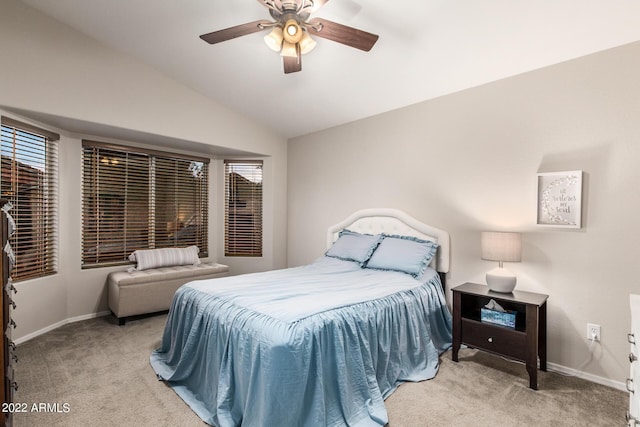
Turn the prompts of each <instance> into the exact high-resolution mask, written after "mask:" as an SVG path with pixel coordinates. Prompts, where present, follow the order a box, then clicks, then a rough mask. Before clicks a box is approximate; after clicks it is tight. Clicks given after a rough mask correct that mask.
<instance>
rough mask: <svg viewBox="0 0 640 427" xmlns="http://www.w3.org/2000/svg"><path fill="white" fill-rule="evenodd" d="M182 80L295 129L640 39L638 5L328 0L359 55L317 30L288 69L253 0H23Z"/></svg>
mask: <svg viewBox="0 0 640 427" xmlns="http://www.w3.org/2000/svg"><path fill="white" fill-rule="evenodd" d="M22 1H23V2H24V3H26V4H28V5H30V6H32V7H34V8H36V9H38V10H40V11H42V12H44V13H46V14H48V15H50V16H52V17H53V18H55V19H57V20H59V21H61V22H63V23H66V24H68V25H69V26H71V27H73V28H75V29H77V30H78V31H80V32H82V33H84V34H87V35H88V36H90V37H93V38H95V39H97V40H98V41H100V42H102V43H104V44H105V45H108V46H110V47H112V48H114V49H117V50H119V51H123V52H125V53H128V54H130V55H132V56H134V57H136V58H138V59H140V60H141V61H144V62H146V63H148V64H150V65H152V66H153V67H154V68H156V69H157V70H159V71H160V72H162V73H165V74H166V75H169V76H171V77H173V78H174V79H176V80H178V81H180V82H182V83H183V84H185V85H186V86H188V87H190V88H192V89H194V90H196V91H198V92H200V93H202V94H204V95H206V96H208V97H210V98H212V99H214V100H215V101H217V102H219V103H221V104H223V105H226V106H227V107H229V108H231V109H233V110H236V111H238V112H240V113H241V114H243V115H245V116H248V117H249V118H252V119H253V120H255V121H257V122H260V123H262V124H264V125H266V126H268V127H270V128H272V129H274V130H275V131H276V132H278V133H280V134H281V135H283V136H284V137H294V136H298V135H303V134H307V133H311V132H314V131H317V130H322V129H325V128H329V127H333V126H336V125H340V124H342V123H346V122H350V121H353V120H357V119H360V118H363V117H368V116H372V115H375V114H379V113H383V112H386V111H390V110H393V109H396V108H400V107H403V106H406V105H410V104H414V103H417V102H421V101H424V100H427V99H431V98H435V97H438V96H442V95H446V94H449V93H453V92H456V91H460V90H463V89H466V88H469V87H473V86H477V85H481V84H484V83H487V82H491V81H495V80H498V79H502V78H505V77H509V76H512V75H516V74H520V73H523V72H527V71H530V70H534V69H537V68H541V67H545V66H548V65H551V64H555V63H558V62H562V61H566V60H569V59H573V58H576V57H580V56H583V55H587V54H590V53H594V52H597V51H600V50H604V49H607V48H611V47H615V46H619V45H623V44H626V43H630V42H634V41H637V40H640V2H638V1H615V2H603V1H602V0H562V1H549V0H547V1H528V2H524V1H514V0H422V1H418V0H414V1H382V0H370V1H364V0H331V1H329V2H327V3H326V4H325V5H324V6H323V7H322V8H320V9H319V10H318V11H317V12H315V13H314V14H313V15H312V17H322V18H325V19H329V20H332V21H335V22H338V23H342V24H345V25H349V26H352V27H355V28H358V29H362V30H365V31H368V32H372V33H375V34H378V35H379V36H380V38H379V40H378V42H377V44H376V45H375V46H374V47H373V49H372V50H371V51H370V52H363V51H360V50H357V49H353V48H350V47H347V46H344V45H341V44H338V43H335V42H332V41H329V40H326V39H321V38H318V39H316V40H317V42H318V45H317V47H316V48H315V50H313V51H312V52H310V53H309V54H307V55H305V56H303V58H302V71H301V72H298V73H293V74H287V75H285V74H284V73H283V69H282V60H281V58H280V56H279V54H278V53H276V52H273V51H272V50H270V49H269V48H268V47H267V46H266V45H265V43H264V42H263V40H262V38H263V36H264V35H266V34H267V31H264V32H258V33H255V34H252V35H247V36H244V37H240V38H237V39H233V40H229V41H226V42H223V43H220V44H216V45H209V44H207V43H205V42H203V41H202V40H201V39H200V38H199V35H201V34H204V33H208V32H211V31H215V30H219V29H223V28H227V27H230V26H234V25H238V24H243V23H246V22H250V21H254V20H259V19H269V18H270V16H269V13H268V10H267V9H266V8H265V7H264V6H263V5H262V4H261V2H259V1H255V0H230V1H221V0H187V1H154V0H127V1H121V0H109V1H105V0H55V1H51V0H22Z"/></svg>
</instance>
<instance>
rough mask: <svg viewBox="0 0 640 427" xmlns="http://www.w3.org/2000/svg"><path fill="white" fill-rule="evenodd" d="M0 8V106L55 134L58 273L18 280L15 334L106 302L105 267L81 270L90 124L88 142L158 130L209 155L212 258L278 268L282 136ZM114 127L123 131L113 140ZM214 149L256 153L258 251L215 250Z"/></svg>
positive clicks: (281, 256)
mask: <svg viewBox="0 0 640 427" xmlns="http://www.w3.org/2000/svg"><path fill="white" fill-rule="evenodd" d="M0 10H1V11H2V13H0V57H1V58H2V65H1V67H0V113H1V114H4V115H9V116H11V117H14V118H17V119H21V120H26V121H31V122H33V123H34V124H38V125H47V124H46V123H42V122H39V121H37V119H40V120H42V118H45V119H47V118H50V119H51V122H52V123H53V124H54V125H57V126H56V127H51V126H48V127H49V128H51V129H52V130H54V131H58V132H60V133H61V136H62V138H61V142H60V159H59V160H60V161H59V163H60V196H59V197H60V200H59V205H60V217H59V226H60V239H59V259H58V266H59V273H58V274H56V275H54V276H50V277H46V278H43V279H36V280H29V281H25V282H21V283H18V284H17V288H18V290H19V292H18V294H17V295H16V302H17V304H18V309H17V310H16V311H15V318H16V322H17V324H18V328H17V329H16V332H15V333H14V338H17V339H18V340H20V339H21V338H22V337H25V336H26V337H28V336H30V335H31V334H33V333H37V332H38V331H42V330H45V329H46V328H49V327H51V326H52V325H53V326H55V325H59V324H61V323H64V322H65V321H66V319H69V318H78V317H80V318H81V317H83V316H88V315H92V314H94V313H100V312H103V311H105V310H107V304H106V294H105V278H106V275H107V273H108V272H109V271H110V270H111V269H106V268H100V269H91V270H82V269H81V268H80V248H81V241H80V236H81V229H80V224H81V194H80V191H81V188H80V182H81V169H80V167H81V161H80V144H81V138H82V137H83V136H88V135H85V134H81V133H79V132H78V130H77V128H82V129H84V132H85V133H86V132H90V131H91V130H94V131H95V134H93V135H90V136H91V137H92V138H93V139H97V140H103V141H114V142H125V143H130V142H131V141H133V143H134V144H135V143H137V142H139V141H137V139H138V138H139V139H140V141H142V142H146V143H148V141H150V140H154V138H158V140H162V141H163V144H164V145H165V146H167V144H169V145H173V146H171V147H170V148H169V150H170V151H182V152H194V153H198V154H200V155H202V154H204V155H208V156H209V157H210V158H212V160H213V161H212V166H211V167H212V170H211V176H212V178H214V179H213V181H212V185H211V190H210V204H211V209H210V212H211V214H210V217H211V219H210V244H209V246H210V250H211V252H212V254H213V256H212V258H214V259H218V260H219V261H220V262H225V263H228V264H229V265H230V266H231V267H232V272H233V273H243V272H248V271H260V270H269V269H273V268H281V267H284V266H285V264H286V239H285V233H286V215H283V214H282V212H285V211H286V156H287V152H286V145H287V142H286V140H285V139H284V138H283V137H281V136H279V135H277V134H275V133H273V132H271V131H270V130H268V129H266V128H264V127H262V126H259V125H257V124H255V123H253V122H251V121H249V120H248V119H246V118H244V117H243V116H242V115H240V114H238V113H236V112H233V111H230V110H228V109H227V108H225V107H223V106H221V105H219V104H216V103H214V102H212V101H211V100H209V99H207V98H205V97H204V96H202V95H200V94H198V93H196V92H194V91H192V90H191V89H189V88H187V87H185V86H182V85H181V84H179V83H177V82H175V81H173V80H171V79H170V78H168V77H166V76H164V75H162V74H159V73H158V72H156V71H154V70H153V69H151V68H150V67H148V66H146V65H144V64H143V63H141V62H138V61H136V60H134V59H132V58H130V57H128V56H126V55H123V54H120V53H118V52H115V51H113V50H111V49H109V48H108V47H106V46H104V45H101V44H99V43H97V42H95V41H94V40H92V39H90V38H87V37H85V36H83V35H81V34H80V33H78V32H76V31H74V30H72V29H70V28H69V27H66V26H64V25H61V24H60V23H58V22H56V21H54V20H52V19H51V18H48V17H46V16H44V15H42V14H40V13H39V12H36V11H34V10H32V9H30V8H29V7H27V6H25V5H24V4H22V3H19V2H17V1H15V0H0ZM3 107H4V108H3ZM16 111H18V114H16V113H15V112H16ZM33 118H36V121H34V120H32V119H33ZM49 124H51V123H49ZM69 127H71V128H73V129H70V128H69ZM122 135H128V136H129V137H131V139H130V140H127V141H122V138H121V136H122ZM166 141H169V143H167V142H166ZM142 145H144V144H142ZM157 148H159V149H165V150H166V149H167V148H166V147H157ZM221 148H222V149H223V150H226V151H228V150H235V151H238V150H241V151H244V152H251V153H257V154H259V155H260V157H262V158H264V160H265V170H264V174H265V181H267V182H268V183H269V184H268V185H265V188H264V198H265V212H264V221H265V223H264V226H265V256H264V257H263V258H260V259H237V258H236V259H225V258H224V257H222V256H221V255H220V254H222V250H221V248H222V238H221V236H222V234H221V230H222V228H221V226H220V223H221V212H222V200H223V199H222V195H223V185H222V181H221V177H222V175H221V173H218V171H219V170H220V167H221V164H222V158H223V157H222V155H220V154H219V153H220V152H221Z"/></svg>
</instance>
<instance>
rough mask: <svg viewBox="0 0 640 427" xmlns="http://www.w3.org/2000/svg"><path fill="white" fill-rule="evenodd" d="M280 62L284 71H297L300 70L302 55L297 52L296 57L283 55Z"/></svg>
mask: <svg viewBox="0 0 640 427" xmlns="http://www.w3.org/2000/svg"><path fill="white" fill-rule="evenodd" d="M282 63H283V64H284V73H285V74H289V73H297V72H298V71H301V70H302V55H301V54H300V52H298V57H297V58H294V57H291V56H283V57H282Z"/></svg>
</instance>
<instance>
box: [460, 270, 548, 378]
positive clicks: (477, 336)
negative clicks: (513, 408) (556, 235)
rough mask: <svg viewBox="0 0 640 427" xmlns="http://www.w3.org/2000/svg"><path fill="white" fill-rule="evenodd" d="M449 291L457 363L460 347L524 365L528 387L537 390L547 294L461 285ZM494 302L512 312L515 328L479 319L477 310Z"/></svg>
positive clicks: (543, 363)
mask: <svg viewBox="0 0 640 427" xmlns="http://www.w3.org/2000/svg"><path fill="white" fill-rule="evenodd" d="M452 291H453V351H452V354H451V358H452V359H453V361H454V362H457V361H458V351H459V350H460V345H461V344H466V345H468V346H469V347H474V348H478V349H481V350H485V351H489V352H491V353H495V354H498V355H501V356H505V357H508V358H511V359H515V360H520V361H523V362H525V364H526V366H527V372H528V373H529V387H531V388H532V389H534V390H537V389H538V369H537V366H538V363H537V361H538V357H540V370H542V371H546V370H547V298H549V296H548V295H543V294H537V293H533V292H524V291H513V293H510V294H502V293H498V292H492V291H490V290H489V288H488V287H487V286H485V285H479V284H477V283H465V284H463V285H460V286H457V287H455V288H453V289H452ZM491 299H494V300H495V301H496V302H497V303H498V304H500V305H501V306H502V307H503V308H504V309H505V310H508V311H515V312H516V324H515V328H509V327H507V326H500V325H496V324H493V323H487V322H483V321H481V320H480V309H481V308H482V307H484V306H485V305H486V304H487V303H488V302H489V301H490V300H491Z"/></svg>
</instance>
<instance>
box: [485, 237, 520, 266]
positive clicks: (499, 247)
mask: <svg viewBox="0 0 640 427" xmlns="http://www.w3.org/2000/svg"><path fill="white" fill-rule="evenodd" d="M481 240H482V259H485V260H488V261H499V262H503V261H504V262H520V260H521V259H522V239H521V236H520V233H505V232H499V231H483V232H482V237H481Z"/></svg>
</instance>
